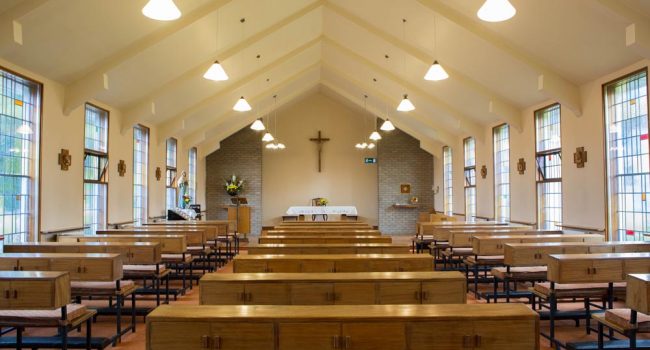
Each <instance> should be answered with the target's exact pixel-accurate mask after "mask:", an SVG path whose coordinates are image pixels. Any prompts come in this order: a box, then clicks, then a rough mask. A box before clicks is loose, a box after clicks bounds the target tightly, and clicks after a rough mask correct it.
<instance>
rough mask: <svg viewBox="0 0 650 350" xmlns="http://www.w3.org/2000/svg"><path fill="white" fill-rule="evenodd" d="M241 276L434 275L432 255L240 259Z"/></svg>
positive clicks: (236, 260) (237, 261)
mask: <svg viewBox="0 0 650 350" xmlns="http://www.w3.org/2000/svg"><path fill="white" fill-rule="evenodd" d="M233 263H234V265H233V270H234V272H236V273H240V272H291V273H295V272H391V271H392V272H400V271H432V270H433V257H432V256H430V255H429V254H309V255H238V256H236V257H235V258H234V260H233Z"/></svg>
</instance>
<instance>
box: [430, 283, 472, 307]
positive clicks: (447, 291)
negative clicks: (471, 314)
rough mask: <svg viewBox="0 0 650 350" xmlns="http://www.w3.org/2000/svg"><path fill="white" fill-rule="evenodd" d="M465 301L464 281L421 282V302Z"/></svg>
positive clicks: (465, 288) (455, 302) (461, 302)
mask: <svg viewBox="0 0 650 350" xmlns="http://www.w3.org/2000/svg"><path fill="white" fill-rule="evenodd" d="M466 301H467V283H465V282H464V281H433V282H422V293H421V294H420V302H421V303H422V304H464V303H465V302H466Z"/></svg>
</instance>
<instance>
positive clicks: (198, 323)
mask: <svg viewBox="0 0 650 350" xmlns="http://www.w3.org/2000/svg"><path fill="white" fill-rule="evenodd" d="M538 331H539V318H538V316H537V314H536V313H535V312H534V311H532V310H530V308H528V307H527V306H525V305H521V304H511V305H490V304H473V305H458V304H449V305H400V306H399V307H396V306H394V305H348V306H331V305H317V306H294V305H260V306H255V307H254V308H251V307H249V306H246V305H168V306H161V307H159V308H157V309H156V310H154V311H153V312H152V313H151V314H149V316H148V317H147V350H161V349H166V350H172V349H187V348H188V344H197V345H196V348H200V345H201V344H203V348H208V349H210V348H212V349H214V348H222V349H231V348H238V349H244V348H245V349H281V350H304V349H311V348H313V349H357V348H358V349H384V350H393V349H407V348H408V349H412V350H424V349H463V348H475V349H479V348H480V349H487V350H490V349H506V348H507V349H512V350H533V349H538V348H539V336H538Z"/></svg>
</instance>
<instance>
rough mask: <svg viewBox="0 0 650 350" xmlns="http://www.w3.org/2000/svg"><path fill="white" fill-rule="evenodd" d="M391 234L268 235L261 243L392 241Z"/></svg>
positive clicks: (261, 239)
mask: <svg viewBox="0 0 650 350" xmlns="http://www.w3.org/2000/svg"><path fill="white" fill-rule="evenodd" d="M392 241H393V240H392V238H391V237H390V236H319V237H314V236H266V237H260V238H259V240H258V243H259V244H332V243H339V244H343V243H392Z"/></svg>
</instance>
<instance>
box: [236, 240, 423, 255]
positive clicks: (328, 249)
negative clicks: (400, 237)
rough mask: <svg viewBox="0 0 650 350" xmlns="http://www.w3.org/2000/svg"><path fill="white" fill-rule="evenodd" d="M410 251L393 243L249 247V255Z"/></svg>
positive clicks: (265, 245) (404, 246)
mask: <svg viewBox="0 0 650 350" xmlns="http://www.w3.org/2000/svg"><path fill="white" fill-rule="evenodd" d="M410 249H411V247H410V246H408V245H399V244H392V243H368V244H363V243H359V244H350V243H348V244H336V243H332V244H260V245H257V246H249V247H248V254H249V255H259V254H406V253H409V252H410Z"/></svg>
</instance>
